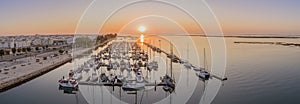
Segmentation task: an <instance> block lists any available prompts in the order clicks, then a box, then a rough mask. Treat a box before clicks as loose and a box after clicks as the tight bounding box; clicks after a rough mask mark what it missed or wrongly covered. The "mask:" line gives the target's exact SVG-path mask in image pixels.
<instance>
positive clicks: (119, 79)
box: [117, 74, 124, 82]
mask: <svg viewBox="0 0 300 104" xmlns="http://www.w3.org/2000/svg"><path fill="white" fill-rule="evenodd" d="M123 80H124V77H123V75H121V74H120V75H117V82H123Z"/></svg>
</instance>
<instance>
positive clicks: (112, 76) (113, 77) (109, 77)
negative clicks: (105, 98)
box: [108, 74, 116, 83]
mask: <svg viewBox="0 0 300 104" xmlns="http://www.w3.org/2000/svg"><path fill="white" fill-rule="evenodd" d="M115 80H116V77H115V76H114V75H113V74H110V75H109V76H108V81H109V82H110V83H115Z"/></svg>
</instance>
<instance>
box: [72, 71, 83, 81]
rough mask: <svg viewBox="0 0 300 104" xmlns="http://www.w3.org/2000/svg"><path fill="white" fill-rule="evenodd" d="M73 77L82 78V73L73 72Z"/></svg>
mask: <svg viewBox="0 0 300 104" xmlns="http://www.w3.org/2000/svg"><path fill="white" fill-rule="evenodd" d="M73 78H74V79H75V80H80V79H81V78H82V74H81V73H75V74H74V76H73Z"/></svg>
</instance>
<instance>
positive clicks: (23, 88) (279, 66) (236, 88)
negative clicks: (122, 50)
mask: <svg viewBox="0 0 300 104" xmlns="http://www.w3.org/2000/svg"><path fill="white" fill-rule="evenodd" d="M171 38H176V39H181V38H180V37H171ZM151 39H152V40H156V42H155V43H154V44H155V45H156V46H159V43H158V42H157V40H158V38H155V37H152V38H151ZM192 39H193V40H194V41H195V44H196V46H197V47H195V48H194V49H195V50H197V52H198V54H199V55H198V58H197V56H193V53H192V50H193V47H192V44H191V42H188V41H184V42H182V43H181V44H177V45H176V47H175V46H174V48H176V49H174V51H175V54H177V55H179V53H180V55H181V57H183V58H184V59H189V60H190V62H191V63H193V64H196V65H198V66H199V65H201V66H202V65H203V56H204V55H203V48H205V49H206V56H207V57H211V56H213V55H211V54H210V48H209V45H208V42H207V40H206V39H205V38H203V37H193V38H192ZM161 40H162V41H161V46H162V49H163V50H166V51H168V52H169V50H170V45H169V42H167V41H164V40H163V39H161ZM225 40H226V49H227V52H226V55H227V59H226V61H227V64H226V74H225V76H226V77H228V79H229V80H227V81H225V82H221V81H218V80H216V79H211V80H210V81H209V82H202V81H200V80H198V78H197V77H196V76H195V72H194V71H193V70H186V69H185V68H184V67H182V66H181V65H179V64H173V74H174V76H175V79H176V80H177V81H176V82H177V84H180V85H177V87H176V89H175V93H173V94H172V95H171V96H169V95H170V94H169V93H166V92H164V91H163V90H162V89H161V87H158V88H157V91H154V89H153V88H152V87H150V88H147V89H148V90H145V91H138V92H137V96H135V95H132V94H130V95H129V94H127V93H126V92H124V91H122V90H121V91H120V90H119V89H120V88H118V87H115V89H114V91H112V88H111V87H99V86H82V87H81V90H82V91H81V92H78V93H77V94H65V93H63V91H61V90H58V84H57V81H58V79H60V78H61V77H62V76H64V75H66V74H67V72H68V71H69V70H70V68H72V67H73V66H74V63H75V62H73V63H67V64H65V65H63V66H61V67H59V68H57V69H55V70H53V71H51V72H49V73H47V74H45V75H43V76H41V77H38V78H36V79H34V80H31V81H29V82H27V83H25V84H22V85H20V86H18V87H15V88H13V89H10V90H8V91H6V92H2V93H0V101H1V104H15V103H16V104H23V103H43V104H53V103H64V104H76V103H78V104H84V103H105V104H107V103H112V104H115V103H120V102H118V101H117V100H116V99H121V100H123V101H124V102H127V103H135V102H137V103H140V102H142V103H155V102H158V101H160V102H159V103H174V104H176V103H178V102H180V101H184V102H187V103H198V102H199V101H200V99H201V97H203V96H205V95H209V94H210V93H207V92H206V93H205V91H204V90H205V88H209V87H210V86H209V84H211V83H216V84H218V83H222V85H221V87H220V90H219V91H218V93H217V94H216V97H215V98H214V100H213V101H212V102H211V103H213V104H257V103H263V104H273V103H294V104H295V103H300V100H299V99H297V98H298V97H297V95H298V93H299V92H300V84H299V83H300V81H299V80H300V79H299V78H300V77H299V76H300V69H299V68H300V61H299V59H300V47H290V46H277V45H262V44H235V43H233V42H234V41H258V42H264V41H275V42H294V43H300V40H299V39H257V38H255V39H254V38H251V39H248V38H226V39H225ZM174 44H175V43H174ZM187 47H189V48H187ZM187 53H189V55H187ZM155 55H156V60H158V61H159V62H160V63H161V64H162V66H163V67H161V68H160V69H159V71H157V72H152V73H151V76H152V78H153V79H157V78H159V77H160V75H163V74H165V73H170V70H168V71H167V72H166V71H165V70H163V69H169V68H170V67H169V65H168V64H169V63H168V62H167V63H166V62H165V55H159V54H157V53H156V54H155ZM158 56H161V58H159V57H158ZM86 58H87V57H83V58H81V59H77V61H80V60H81V61H83V60H86ZM197 59H198V60H199V61H198V62H197ZM207 61H208V63H207V64H208V66H209V65H211V62H210V61H211V59H210V58H207ZM197 63H198V64H197ZM165 64H167V66H166V65H165ZM209 68H210V66H209ZM155 75H156V76H155ZM105 91H108V92H105ZM100 92H103V93H100ZM109 93H113V95H114V96H109V95H108V94H109ZM101 94H102V95H101ZM103 94H104V95H103ZM184 97H187V98H184ZM176 98H179V99H176ZM204 99H205V98H204ZM115 100H116V101H115ZM177 100H178V101H177Z"/></svg>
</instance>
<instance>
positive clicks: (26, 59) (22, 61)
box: [0, 34, 117, 91]
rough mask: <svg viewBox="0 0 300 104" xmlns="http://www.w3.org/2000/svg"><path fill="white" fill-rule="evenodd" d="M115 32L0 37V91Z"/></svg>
mask: <svg viewBox="0 0 300 104" xmlns="http://www.w3.org/2000/svg"><path fill="white" fill-rule="evenodd" d="M116 35H117V34H106V35H99V34H94V35H79V34H75V35H39V34H36V35H28V36H25V35H18V36H1V38H0V91H5V90H7V89H10V88H12V87H14V86H17V85H19V84H22V83H25V82H26V81H29V80H31V79H33V78H35V77H38V76H40V75H43V74H44V73H46V72H49V71H51V70H53V69H55V68H56V67H59V66H60V65H63V64H65V63H67V62H70V61H71V60H72V57H76V56H74V55H80V54H83V53H86V52H88V51H90V50H92V49H94V48H96V47H97V46H101V45H103V44H105V43H107V42H108V41H109V40H110V39H112V38H113V37H115V36H116ZM84 41H85V42H84ZM87 43H89V44H87ZM91 43H93V44H91ZM74 47H76V48H74Z"/></svg>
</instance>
